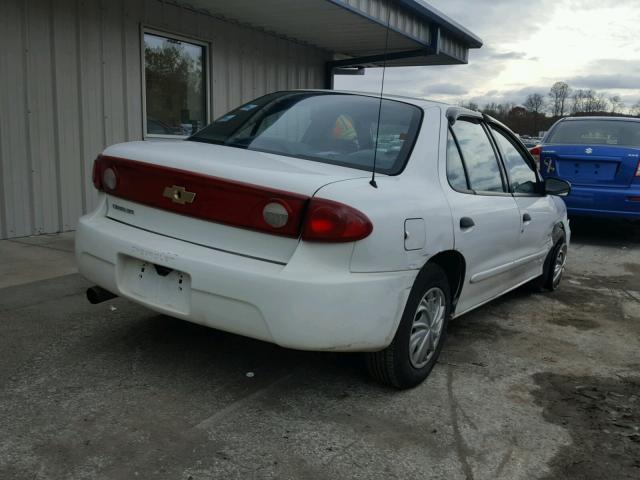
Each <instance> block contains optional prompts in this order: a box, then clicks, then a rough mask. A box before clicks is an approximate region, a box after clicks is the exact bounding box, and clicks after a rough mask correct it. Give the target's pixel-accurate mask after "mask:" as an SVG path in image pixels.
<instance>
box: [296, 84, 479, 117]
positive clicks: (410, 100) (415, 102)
mask: <svg viewBox="0 0 640 480" xmlns="http://www.w3.org/2000/svg"><path fill="white" fill-rule="evenodd" d="M291 91H294V92H296V91H297V92H325V93H342V94H348V95H360V96H363V97H374V98H380V93H375V92H361V91H357V90H323V89H310V88H305V89H299V90H291ZM382 98H384V99H386V100H399V101H403V102H405V103H411V104H413V105H417V106H420V107H423V108H425V107H430V106H439V107H444V108H447V107H457V105H453V104H449V103H444V102H438V101H436V100H427V99H426V98H415V97H406V96H403V95H391V94H388V93H383V94H382ZM457 108H460V109H461V110H467V111H468V112H469V113H474V112H473V110H468V109H465V108H463V107H457ZM475 113H476V114H477V112H475Z"/></svg>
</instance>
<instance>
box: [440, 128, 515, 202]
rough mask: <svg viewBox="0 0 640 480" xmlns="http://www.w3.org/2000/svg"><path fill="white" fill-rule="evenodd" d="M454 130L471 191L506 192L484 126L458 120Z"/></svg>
mask: <svg viewBox="0 0 640 480" xmlns="http://www.w3.org/2000/svg"><path fill="white" fill-rule="evenodd" d="M452 128H453V133H454V134H455V136H456V139H457V140H458V145H460V151H461V153H462V157H463V158H464V163H465V165H466V167H467V173H468V174H469V184H470V187H471V189H472V190H475V191H476V192H504V187H503V184H502V175H501V173H500V167H499V165H498V159H497V158H496V154H495V152H494V150H493V147H492V146H491V142H490V141H489V137H488V136H487V133H486V132H485V130H484V128H483V127H482V125H481V124H480V123H475V122H470V121H466V120H458V121H457V122H456V123H455V124H454V125H453V127H452Z"/></svg>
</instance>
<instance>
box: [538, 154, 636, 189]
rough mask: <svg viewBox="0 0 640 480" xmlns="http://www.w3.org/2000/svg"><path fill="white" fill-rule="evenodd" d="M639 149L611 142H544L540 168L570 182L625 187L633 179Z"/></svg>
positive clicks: (546, 173) (548, 173) (545, 172)
mask: <svg viewBox="0 0 640 480" xmlns="http://www.w3.org/2000/svg"><path fill="white" fill-rule="evenodd" d="M639 159H640V148H636V147H618V146H610V145H545V146H543V147H542V150H541V160H540V169H541V170H542V172H543V173H544V174H545V175H553V176H557V177H560V178H563V179H565V180H568V181H569V182H571V183H572V184H573V185H585V186H587V185H588V186H607V187H628V186H629V185H630V184H631V182H632V181H633V180H634V178H635V174H636V171H637V168H638V161H639Z"/></svg>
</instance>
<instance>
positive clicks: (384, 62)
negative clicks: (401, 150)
mask: <svg viewBox="0 0 640 480" xmlns="http://www.w3.org/2000/svg"><path fill="white" fill-rule="evenodd" d="M386 4H387V32H386V34H385V39H384V54H383V56H382V82H381V85H380V103H379V104H378V123H377V125H376V143H375V145H374V147H373V170H372V171H371V180H370V181H369V185H371V186H372V187H373V188H378V184H377V183H376V160H377V157H378V137H379V135H380V115H381V114H382V94H383V93H384V76H385V73H386V72H387V52H388V51H389V30H390V24H391V2H389V1H387V2H386Z"/></svg>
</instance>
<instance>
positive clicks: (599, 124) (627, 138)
mask: <svg viewBox="0 0 640 480" xmlns="http://www.w3.org/2000/svg"><path fill="white" fill-rule="evenodd" d="M545 143H555V144H565V145H621V146H626V147H640V122H626V121H624V120H570V121H567V122H560V123H559V124H558V125H557V126H556V127H555V128H554V129H553V130H552V131H551V132H550V134H549V137H548V138H547V139H546V140H545Z"/></svg>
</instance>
